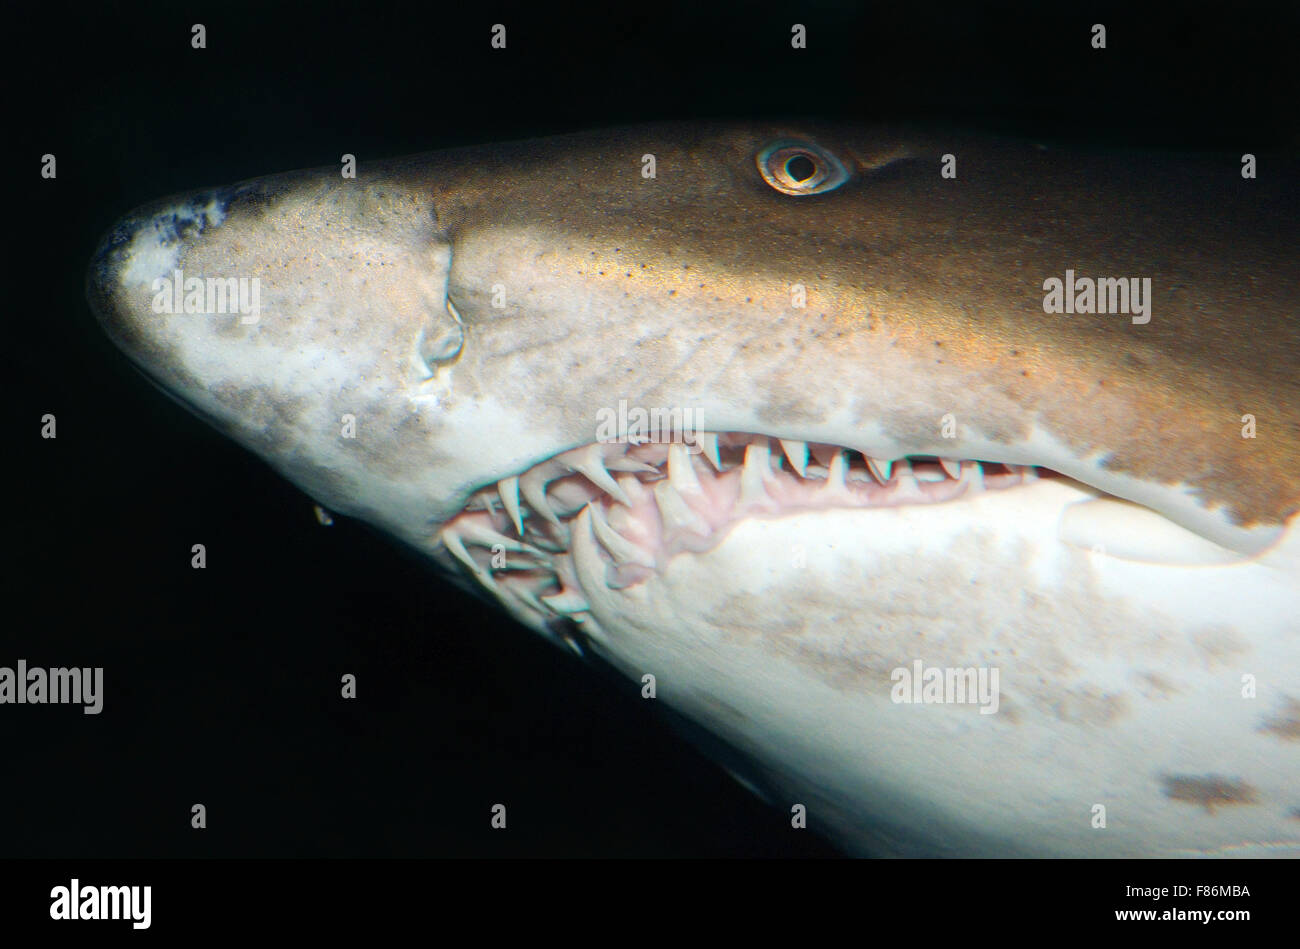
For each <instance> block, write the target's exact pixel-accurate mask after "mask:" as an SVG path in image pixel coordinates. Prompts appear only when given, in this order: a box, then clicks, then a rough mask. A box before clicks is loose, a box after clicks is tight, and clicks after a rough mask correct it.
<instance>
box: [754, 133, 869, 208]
mask: <svg viewBox="0 0 1300 949" xmlns="http://www.w3.org/2000/svg"><path fill="white" fill-rule="evenodd" d="M754 161H755V162H756V163H757V165H758V171H759V174H761V175H762V176H763V180H764V181H766V182H767V183H768V184H770V185H771V186H772V187H773V188H775V189H776V190H777V191H780V192H781V193H782V194H788V195H793V196H795V197H802V196H804V195H809V194H825V193H826V192H827V191H834V190H835V189H836V188H838V187H839V186H840V185H842V184H844V182H846V181H848V180H849V171H848V169H847V168H845V167H844V163H843V162H841V161H840V160H839V159H838V158H836V157H835V156H834V155H832V154H831V153H830V152H828V151H827V150H826V149H824V148H822V147H821V146H820V145H815V144H813V143H812V142H796V141H788V140H784V141H780V142H773V143H772V144H771V145H768V146H767V147H766V148H764V149H763V150H762V151H761V152H759V153H758V155H756V156H755V158H754Z"/></svg>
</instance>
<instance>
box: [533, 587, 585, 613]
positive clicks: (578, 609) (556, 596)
mask: <svg viewBox="0 0 1300 949" xmlns="http://www.w3.org/2000/svg"><path fill="white" fill-rule="evenodd" d="M541 599H542V602H543V603H545V604H546V605H547V606H548V607H550V608H551V609H552V610H554V611H555V612H556V613H560V614H561V615H564V616H572V615H573V614H574V613H588V612H590V611H591V604H590V603H588V602H587V598H586V597H585V596H583V595H582V594H581V593H579V592H577V591H576V590H565V591H563V592H562V593H553V594H551V595H550V596H544V597H542V598H541Z"/></svg>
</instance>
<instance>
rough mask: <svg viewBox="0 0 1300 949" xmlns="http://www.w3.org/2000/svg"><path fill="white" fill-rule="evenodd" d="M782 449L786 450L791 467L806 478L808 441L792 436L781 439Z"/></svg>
mask: <svg viewBox="0 0 1300 949" xmlns="http://www.w3.org/2000/svg"><path fill="white" fill-rule="evenodd" d="M781 450H782V451H784V452H785V457H786V460H787V461H789V462H790V467H791V468H793V469H794V470H795V473H796V474H798V475H799V477H801V478H806V477H807V474H806V472H807V471H808V443H807V442H801V441H795V440H794V439H790V438H783V439H781Z"/></svg>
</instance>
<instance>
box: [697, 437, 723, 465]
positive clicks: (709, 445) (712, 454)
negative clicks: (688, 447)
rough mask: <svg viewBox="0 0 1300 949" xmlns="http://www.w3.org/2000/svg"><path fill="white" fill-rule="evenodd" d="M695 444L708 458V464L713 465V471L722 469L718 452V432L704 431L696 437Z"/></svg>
mask: <svg viewBox="0 0 1300 949" xmlns="http://www.w3.org/2000/svg"><path fill="white" fill-rule="evenodd" d="M696 444H697V445H699V446H700V450H701V451H702V452H703V453H704V457H705V458H707V459H709V464H711V465H713V470H714V471H719V472H720V471H722V456H721V455H719V454H718V433H717V432H704V433H703V434H701V435H699V436H697V437H696Z"/></svg>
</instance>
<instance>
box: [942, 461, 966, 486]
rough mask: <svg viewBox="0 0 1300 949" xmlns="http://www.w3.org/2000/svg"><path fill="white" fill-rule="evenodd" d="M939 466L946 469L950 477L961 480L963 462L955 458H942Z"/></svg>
mask: <svg viewBox="0 0 1300 949" xmlns="http://www.w3.org/2000/svg"><path fill="white" fill-rule="evenodd" d="M939 467H940V468H942V469H943V470H944V472H945V473H946V474H947V475H948V477H949V478H953V479H955V480H957V481H960V480H961V462H960V461H957V460H956V459H953V458H940V459H939Z"/></svg>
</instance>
